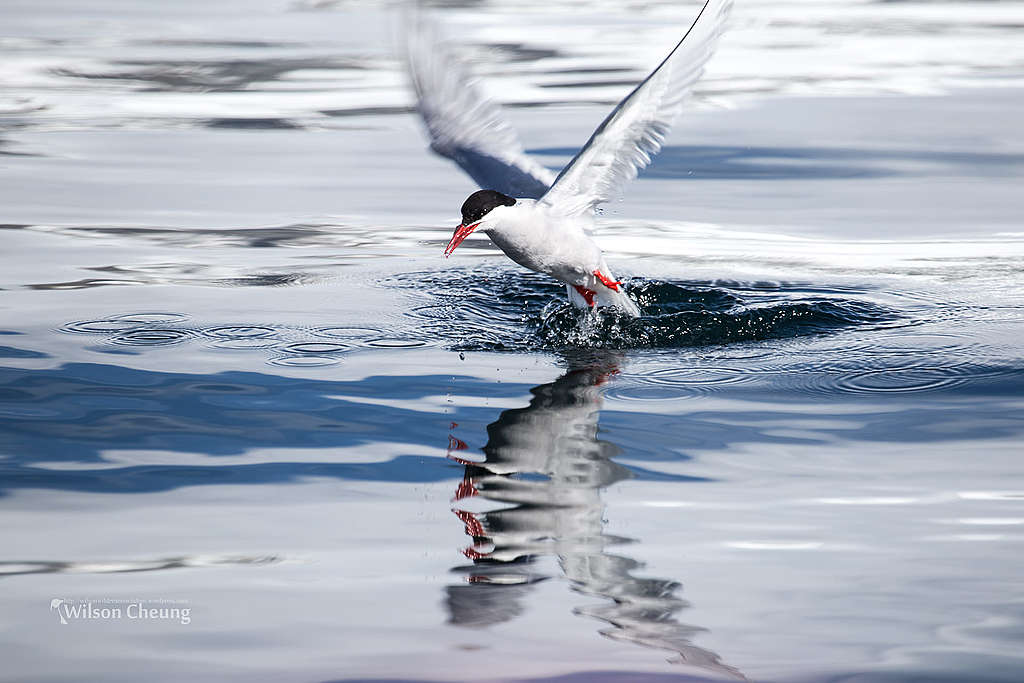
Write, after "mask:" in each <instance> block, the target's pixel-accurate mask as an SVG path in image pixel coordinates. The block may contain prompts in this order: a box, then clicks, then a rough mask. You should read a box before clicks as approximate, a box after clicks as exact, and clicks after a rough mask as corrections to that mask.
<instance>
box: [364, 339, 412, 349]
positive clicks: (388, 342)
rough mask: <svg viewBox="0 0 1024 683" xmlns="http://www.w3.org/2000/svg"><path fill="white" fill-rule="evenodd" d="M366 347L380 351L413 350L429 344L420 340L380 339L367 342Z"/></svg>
mask: <svg viewBox="0 0 1024 683" xmlns="http://www.w3.org/2000/svg"><path fill="white" fill-rule="evenodd" d="M365 345H366V346H372V347H374V348H378V349H411V348H416V347H419V346H427V342H425V341H422V340H420V339H399V338H390V337H382V338H380V339H371V340H370V341H368V342H365Z"/></svg>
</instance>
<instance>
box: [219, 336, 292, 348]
mask: <svg viewBox="0 0 1024 683" xmlns="http://www.w3.org/2000/svg"><path fill="white" fill-rule="evenodd" d="M280 343H281V342H280V341H279V340H277V339H272V338H269V337H238V338H235V339H217V340H215V341H213V342H211V343H210V346H212V347H213V348H215V349H233V350H248V349H269V348H273V347H275V346H277V345H278V344H280Z"/></svg>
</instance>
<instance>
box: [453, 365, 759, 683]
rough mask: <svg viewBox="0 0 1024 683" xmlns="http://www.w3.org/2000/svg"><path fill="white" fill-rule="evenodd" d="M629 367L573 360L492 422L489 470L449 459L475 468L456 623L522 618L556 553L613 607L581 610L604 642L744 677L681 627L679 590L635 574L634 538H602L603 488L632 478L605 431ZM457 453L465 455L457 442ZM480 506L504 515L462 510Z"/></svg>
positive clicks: (579, 586)
mask: <svg viewBox="0 0 1024 683" xmlns="http://www.w3.org/2000/svg"><path fill="white" fill-rule="evenodd" d="M621 360H622V359H621V357H620V356H619V355H618V354H614V353H601V354H592V353H591V354H587V356H585V357H578V358H572V359H570V361H569V366H570V368H569V370H568V371H567V372H566V373H565V374H564V375H562V376H561V377H559V378H558V379H557V380H555V381H554V382H551V383H548V384H542V385H539V386H537V387H534V388H533V389H531V393H532V394H533V399H532V400H531V401H530V404H529V405H528V406H527V407H525V408H514V409H509V410H506V411H504V412H502V413H501V415H500V416H499V417H498V419H497V420H495V421H494V422H492V423H491V424H490V425H488V427H487V436H488V440H487V444H486V445H485V446H484V448H483V452H484V455H485V456H486V457H485V459H484V460H483V461H482V462H475V461H472V460H468V459H465V458H463V457H461V456H458V455H455V454H454V453H451V454H450V455H449V457H451V458H452V459H453V460H456V461H457V462H460V463H463V464H464V465H465V466H466V470H465V475H464V478H463V480H462V481H461V482H460V483H459V485H458V487H457V489H456V492H455V500H456V502H457V505H458V506H457V507H456V508H454V510H453V511H454V512H455V514H456V516H457V517H458V518H459V519H460V520H462V522H463V523H464V524H465V525H466V534H467V535H469V536H471V537H472V538H473V545H472V546H470V547H469V548H467V549H465V550H464V551H463V552H464V554H465V555H466V557H468V558H469V559H471V560H472V561H473V564H472V565H468V566H458V567H455V568H453V571H454V572H456V573H459V574H463V575H464V582H463V583H460V584H456V585H450V586H448V587H447V588H446V606H447V609H448V615H449V623H452V624H455V625H458V626H469V627H486V626H492V625H495V624H499V623H502V622H505V621H509V620H511V619H513V618H515V617H517V616H519V615H520V614H521V613H522V612H523V611H524V606H523V601H524V600H525V598H526V597H527V596H528V594H529V593H530V591H531V588H532V587H533V586H535V585H536V584H537V583H539V582H540V581H543V580H545V579H548V578H551V577H549V576H546V575H545V574H543V573H542V571H541V570H539V569H538V568H537V562H536V560H537V559H539V558H540V557H541V556H544V555H551V556H555V557H557V559H558V563H559V566H560V567H561V570H562V573H563V574H564V576H565V578H566V579H568V581H569V582H570V585H571V586H572V590H574V591H575V592H577V593H580V594H582V595H586V596H590V597H595V598H603V599H605V600H607V601H608V602H606V603H604V604H585V605H580V606H578V607H576V608H575V609H574V613H575V614H577V615H579V616H583V617H589V618H591V619H596V620H599V621H603V622H606V623H607V624H608V626H606V627H602V628H601V630H600V631H599V633H600V634H601V635H603V636H605V637H607V638H610V639H613V640H619V641H625V642H631V643H635V644H637V645H641V646H644V647H649V648H655V649H660V650H668V651H670V652H673V653H675V654H674V656H673V657H671V658H670V659H669V660H668V661H669V662H671V663H676V664H685V665H688V666H694V667H699V668H702V669H706V670H709V671H713V672H716V673H719V674H725V675H728V676H731V677H735V678H739V679H745V677H744V676H743V674H742V673H740V671H739V670H738V669H735V668H733V667H731V666H729V665H727V664H725V663H723V662H722V661H721V657H720V656H719V655H718V654H717V653H715V652H712V651H710V650H707V649H704V648H702V647H698V646H697V645H694V644H693V643H692V638H693V637H694V636H695V635H696V634H698V633H700V632H701V631H705V630H706V629H703V628H701V627H699V626H693V625H690V624H686V623H682V622H680V621H679V620H678V618H677V614H678V613H679V612H681V611H682V610H684V609H686V607H688V606H689V603H688V602H687V601H685V600H683V599H682V598H680V597H679V596H678V595H677V593H678V592H679V590H680V589H681V584H680V583H678V582H677V581H674V580H671V579H662V578H648V577H638V576H634V575H633V572H634V571H637V570H639V569H642V568H643V564H642V563H641V562H638V561H637V560H635V559H633V558H631V557H629V556H626V555H622V554H618V553H613V552H611V548H612V547H614V546H620V545H623V544H626V543H630V542H632V541H633V539H628V538H623V537H619V536H615V535H611V534H608V533H606V532H605V530H604V512H605V505H604V502H603V500H602V491H603V490H604V489H605V488H607V487H608V486H611V485H613V484H616V483H618V482H621V481H623V480H626V479H629V478H630V477H631V473H630V471H629V470H628V469H627V468H625V467H623V466H622V465H620V464H618V463H617V462H615V461H614V460H613V458H614V457H615V456H617V455H619V454H620V452H621V449H620V447H619V446H617V445H616V444H613V443H611V442H609V441H606V440H604V439H602V438H599V427H598V421H599V418H600V413H601V407H602V404H603V400H604V387H605V385H606V383H607V381H608V379H609V378H610V377H611V376H613V375H616V374H618V372H619V366H620V363H621ZM449 446H450V451H464V450H466V448H467V446H466V444H465V443H464V442H462V441H461V440H460V439H458V438H456V437H454V436H452V437H450V442H449ZM477 497H479V498H482V499H485V500H486V501H489V502H492V503H498V504H502V505H503V507H500V508H498V509H492V510H490V511H487V512H479V513H474V512H471V511H470V510H469V509H467V508H466V507H462V506H463V505H467V504H468V503H469V502H470V501H471V499H474V498H477Z"/></svg>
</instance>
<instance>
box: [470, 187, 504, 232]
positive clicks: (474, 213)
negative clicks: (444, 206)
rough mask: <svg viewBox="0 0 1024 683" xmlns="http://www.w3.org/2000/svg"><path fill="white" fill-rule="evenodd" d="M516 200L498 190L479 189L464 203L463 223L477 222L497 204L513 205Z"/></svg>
mask: <svg viewBox="0 0 1024 683" xmlns="http://www.w3.org/2000/svg"><path fill="white" fill-rule="evenodd" d="M515 203H516V200H515V199H513V198H512V197H509V196H508V195H504V194H502V193H500V192H498V191H497V190H477V191H476V192H474V193H473V194H471V195H469V198H468V199H466V201H465V202H463V204H462V224H463V225H469V224H470V223H476V222H477V221H479V220H480V219H481V218H483V217H484V216H486V215H487V214H489V213H490V212H491V209H493V208H494V207H496V206H513V205H514V204H515Z"/></svg>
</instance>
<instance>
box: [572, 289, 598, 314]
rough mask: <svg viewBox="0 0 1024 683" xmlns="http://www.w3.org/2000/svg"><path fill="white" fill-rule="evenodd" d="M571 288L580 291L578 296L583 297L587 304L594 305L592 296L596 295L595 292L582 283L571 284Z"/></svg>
mask: <svg viewBox="0 0 1024 683" xmlns="http://www.w3.org/2000/svg"><path fill="white" fill-rule="evenodd" d="M572 288H573V289H575V290H576V291H577V292H579V293H580V296H582V297H583V300H584V301H586V302H587V305H588V306H590V307H591V308H593V307H594V297H595V296H596V295H597V292H594V291H591V290H589V289H587V288H586V287H584V286H582V285H573V286H572Z"/></svg>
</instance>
